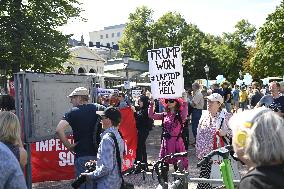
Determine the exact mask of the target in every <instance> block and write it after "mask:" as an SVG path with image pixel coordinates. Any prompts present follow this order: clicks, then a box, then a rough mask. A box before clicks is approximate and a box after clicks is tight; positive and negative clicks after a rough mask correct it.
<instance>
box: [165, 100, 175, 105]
mask: <svg viewBox="0 0 284 189" xmlns="http://www.w3.org/2000/svg"><path fill="white" fill-rule="evenodd" d="M174 102H175V100H174V99H166V100H165V103H166V104H167V103H174Z"/></svg>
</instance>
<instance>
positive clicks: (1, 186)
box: [0, 142, 27, 189]
mask: <svg viewBox="0 0 284 189" xmlns="http://www.w3.org/2000/svg"><path fill="white" fill-rule="evenodd" d="M0 162H1V163H0V189H6V188H9V189H20V188H21V189H26V188H27V185H26V181H25V177H24V174H23V171H22V169H21V167H20V164H19V162H18V160H17V159H16V157H15V156H14V154H13V153H12V152H11V151H10V150H9V148H8V147H7V146H6V145H5V144H3V143H2V142H0Z"/></svg>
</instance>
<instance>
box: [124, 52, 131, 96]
mask: <svg viewBox="0 0 284 189" xmlns="http://www.w3.org/2000/svg"><path fill="white" fill-rule="evenodd" d="M129 58H130V56H129V54H128V53H124V55H123V57H122V60H123V63H124V65H125V71H126V81H127V83H129V76H128V65H129ZM126 92H127V95H128V89H126Z"/></svg>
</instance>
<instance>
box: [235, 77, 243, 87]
mask: <svg viewBox="0 0 284 189" xmlns="http://www.w3.org/2000/svg"><path fill="white" fill-rule="evenodd" d="M236 84H237V85H239V86H241V85H242V84H243V80H241V79H239V78H238V79H237V81H236Z"/></svg>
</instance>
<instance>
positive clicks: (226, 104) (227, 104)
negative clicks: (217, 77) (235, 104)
mask: <svg viewBox="0 0 284 189" xmlns="http://www.w3.org/2000/svg"><path fill="white" fill-rule="evenodd" d="M225 107H226V110H227V112H229V113H230V112H231V103H230V102H225Z"/></svg>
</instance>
